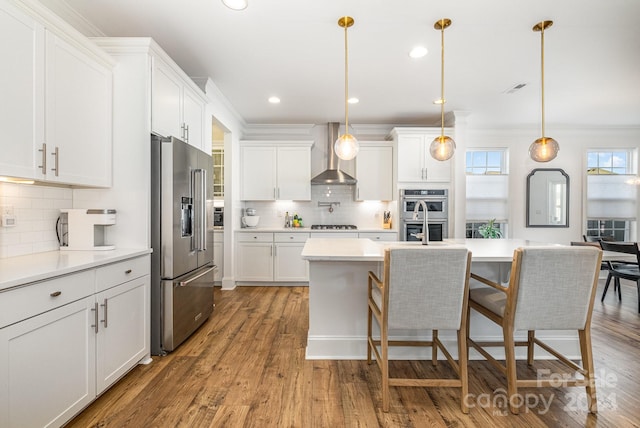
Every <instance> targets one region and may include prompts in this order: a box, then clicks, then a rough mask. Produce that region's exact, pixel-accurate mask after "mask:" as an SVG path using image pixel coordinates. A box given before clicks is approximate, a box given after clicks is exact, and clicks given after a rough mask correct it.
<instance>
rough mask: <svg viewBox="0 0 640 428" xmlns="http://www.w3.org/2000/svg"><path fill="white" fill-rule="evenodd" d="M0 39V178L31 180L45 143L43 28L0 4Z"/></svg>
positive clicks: (24, 15) (3, 2)
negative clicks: (10, 177) (0, 62)
mask: <svg viewBox="0 0 640 428" xmlns="http://www.w3.org/2000/svg"><path fill="white" fill-rule="evenodd" d="M0 38H2V40H5V41H6V42H5V43H2V44H0V58H2V61H3V63H4V64H5V66H3V67H2V68H1V69H0V70H1V71H0V76H1V77H0V88H1V91H0V92H1V93H2V102H0V129H2V133H3V139H2V141H1V142H0V148H1V150H2V156H0V175H6V176H13V177H24V178H33V177H35V175H36V170H37V167H38V165H39V164H38V163H37V162H38V161H39V159H40V158H41V157H40V156H36V153H37V150H38V148H40V145H41V144H42V143H43V142H44V26H43V25H41V24H40V23H39V22H37V21H36V20H35V19H33V18H31V17H30V16H28V15H27V14H26V13H24V12H23V11H21V10H18V9H17V8H15V7H14V6H13V5H12V4H11V3H9V2H6V1H4V0H3V1H0ZM9 40H10V41H11V42H9ZM8 64H11V66H8Z"/></svg>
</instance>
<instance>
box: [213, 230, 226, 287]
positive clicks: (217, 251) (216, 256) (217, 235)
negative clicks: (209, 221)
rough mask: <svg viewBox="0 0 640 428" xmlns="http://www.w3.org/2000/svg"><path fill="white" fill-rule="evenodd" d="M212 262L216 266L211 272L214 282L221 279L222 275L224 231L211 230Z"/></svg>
mask: <svg viewBox="0 0 640 428" xmlns="http://www.w3.org/2000/svg"><path fill="white" fill-rule="evenodd" d="M213 264H214V265H216V266H217V268H216V271H215V272H214V274H213V280H214V281H215V282H220V281H222V278H223V276H224V232H222V231H215V232H213Z"/></svg>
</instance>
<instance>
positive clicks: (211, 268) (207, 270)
mask: <svg viewBox="0 0 640 428" xmlns="http://www.w3.org/2000/svg"><path fill="white" fill-rule="evenodd" d="M216 268H217V266H215V265H214V266H211V267H209V268H207V269H205V270H204V271H202V272H200V273H199V274H198V275H196V276H192V277H191V278H189V279H188V280H186V281H180V282H179V283H178V285H180V287H184V286H185V285H189V283H191V282H193V281H195V280H196V279H198V278H201V277H203V276H205V275H206V274H208V273H209V272H211V271H212V270H215V269H216Z"/></svg>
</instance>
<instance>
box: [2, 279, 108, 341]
mask: <svg viewBox="0 0 640 428" xmlns="http://www.w3.org/2000/svg"><path fill="white" fill-rule="evenodd" d="M95 278H96V277H95V270H94V269H90V270H86V271H81V272H78V273H74V274H71V275H64V276H59V277H57V278H53V279H49V280H46V281H42V282H34V283H30V284H27V285H25V286H22V287H18V288H13V289H10V290H6V291H3V292H0V328H2V327H6V326H7V325H9V324H13V323H16V322H18V321H21V320H24V319H27V318H30V317H33V316H35V315H38V314H41V313H43V312H47V311H50V310H51V309H55V308H57V307H60V306H62V305H66V304H67V303H71V302H73V301H76V300H79V299H82V298H84V297H87V296H90V295H92V294H94V293H95Z"/></svg>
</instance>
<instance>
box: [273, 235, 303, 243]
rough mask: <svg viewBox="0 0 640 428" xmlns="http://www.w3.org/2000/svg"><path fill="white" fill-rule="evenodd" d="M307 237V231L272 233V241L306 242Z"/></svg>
mask: <svg viewBox="0 0 640 428" xmlns="http://www.w3.org/2000/svg"><path fill="white" fill-rule="evenodd" d="M307 239H309V234H308V233H274V234H273V241H274V242H306V241H307Z"/></svg>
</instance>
